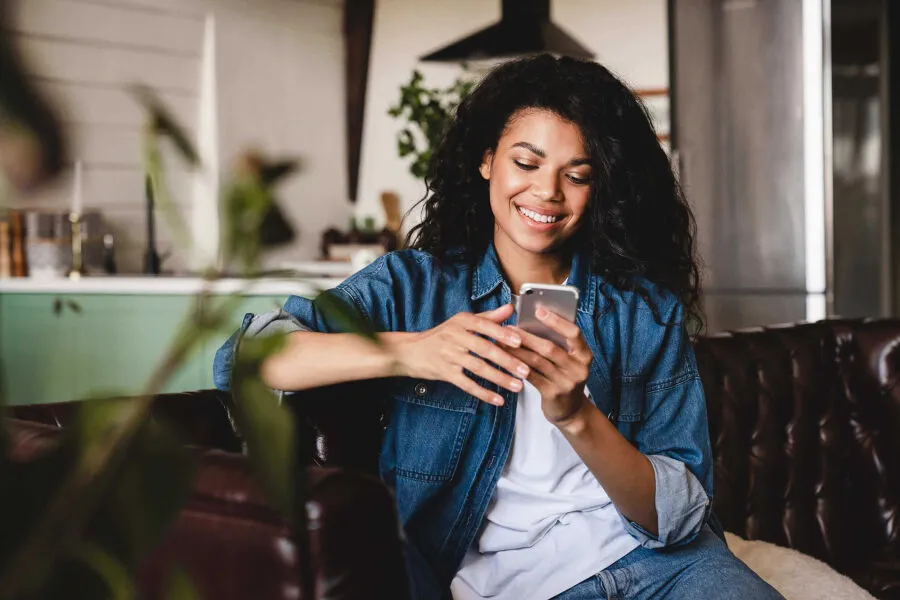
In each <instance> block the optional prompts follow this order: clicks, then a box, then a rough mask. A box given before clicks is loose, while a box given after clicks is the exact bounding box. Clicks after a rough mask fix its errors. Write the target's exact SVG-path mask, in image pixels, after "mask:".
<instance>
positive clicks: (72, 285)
mask: <svg viewBox="0 0 900 600" xmlns="http://www.w3.org/2000/svg"><path fill="white" fill-rule="evenodd" d="M341 281H343V279H342V278H336V277H302V278H297V279H282V278H261V279H255V280H253V279H231V278H229V279H218V280H216V281H212V282H210V281H205V280H204V279H202V278H200V277H165V276H160V277H124V276H123V277H82V278H81V279H78V280H74V281H73V280H70V279H64V278H60V279H32V278H28V277H24V278H17V279H0V294H109V295H134V294H143V295H164V296H165V295H169V296H172V295H176V296H177V295H192V294H197V293H199V292H201V291H203V290H209V291H210V292H211V293H213V294H235V293H240V294H242V295H246V296H288V295H291V294H294V295H299V296H309V295H312V294H315V293H317V292H318V291H320V290H327V289H330V288H333V287H335V286H336V285H338V284H339V283H341Z"/></svg>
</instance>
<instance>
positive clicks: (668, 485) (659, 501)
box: [620, 455, 712, 548]
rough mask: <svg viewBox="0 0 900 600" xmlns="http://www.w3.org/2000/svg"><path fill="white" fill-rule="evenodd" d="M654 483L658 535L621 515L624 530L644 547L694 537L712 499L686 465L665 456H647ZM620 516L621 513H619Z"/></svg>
mask: <svg viewBox="0 0 900 600" xmlns="http://www.w3.org/2000/svg"><path fill="white" fill-rule="evenodd" d="M647 458H648V459H649V460H650V464H651V465H653V474H654V477H655V480H656V515H657V528H658V530H659V533H658V534H657V535H653V534H652V533H650V532H649V531H647V530H646V529H644V528H643V527H641V526H640V525H638V524H637V523H635V522H634V521H631V520H629V519H627V518H626V517H624V516H622V520H623V521H624V523H625V529H626V530H628V533H630V534H631V535H632V536H633V537H634V538H635V539H636V540H637V541H638V542H640V544H641V545H642V546H644V547H645V548H663V547H665V546H673V545H677V544H686V543H688V542H690V541H691V540H693V539H694V538H695V537H697V534H698V533H699V532H700V529H701V528H702V527H703V524H704V523H705V522H706V519H707V518H708V517H709V513H710V510H711V508H712V500H711V498H709V496H707V495H706V491H705V490H704V489H703V486H702V485H701V484H700V480H698V479H697V478H696V477H695V476H694V474H693V473H691V472H690V471H689V470H688V468H687V465H685V464H684V463H683V462H681V461H679V460H676V459H674V458H670V457H668V456H661V455H651V456H648V457H647ZM620 514H621V513H620Z"/></svg>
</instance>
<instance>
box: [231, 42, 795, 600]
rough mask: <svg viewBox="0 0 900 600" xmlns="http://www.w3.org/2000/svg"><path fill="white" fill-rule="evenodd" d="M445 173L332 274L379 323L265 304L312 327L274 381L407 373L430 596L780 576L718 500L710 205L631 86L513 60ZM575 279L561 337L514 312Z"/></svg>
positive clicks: (743, 583) (418, 519) (413, 480)
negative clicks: (703, 257)
mask: <svg viewBox="0 0 900 600" xmlns="http://www.w3.org/2000/svg"><path fill="white" fill-rule="evenodd" d="M427 184H428V194H427V195H426V198H425V199H424V200H423V202H424V219H423V220H422V221H421V223H420V224H419V225H417V226H416V227H414V228H413V230H412V232H411V234H410V238H409V240H408V245H409V247H410V248H412V249H411V250H405V251H402V252H396V253H392V254H389V255H387V256H384V257H382V258H381V259H379V260H378V261H376V262H375V263H374V264H372V265H370V266H369V267H367V268H366V269H364V270H363V271H361V272H360V273H358V274H356V275H354V276H353V277H350V278H349V279H348V280H347V281H345V282H344V283H343V284H341V285H340V286H338V287H337V288H336V289H335V290H332V291H331V292H329V293H331V294H334V295H335V296H337V297H339V298H341V299H343V300H345V301H346V302H347V303H349V304H350V305H352V306H353V307H355V308H356V309H357V310H358V311H359V312H360V313H361V314H362V315H363V316H364V317H366V318H367V319H369V320H370V321H372V322H373V323H374V324H375V325H376V327H377V328H378V329H379V330H380V331H383V332H384V333H382V334H380V337H381V341H382V344H381V345H380V346H376V345H374V344H371V343H369V342H367V341H366V340H364V339H362V338H360V337H357V336H354V335H352V334H341V333H335V328H334V327H333V325H332V324H331V323H329V322H328V320H327V319H325V318H324V316H323V315H322V313H321V312H320V311H319V310H318V308H317V306H316V305H315V304H314V303H313V302H311V301H309V300H305V299H301V298H296V297H292V298H290V299H289V300H288V301H287V303H286V305H285V309H284V310H285V312H284V313H281V314H280V316H278V315H275V316H262V317H257V318H256V319H255V320H252V321H250V320H248V321H247V323H246V324H247V325H249V326H250V327H252V331H259V330H262V329H265V328H266V326H267V325H268V324H269V323H270V322H272V321H273V319H275V320H278V321H279V326H280V327H284V319H285V318H287V319H288V320H289V322H290V324H291V325H290V328H291V329H292V330H295V331H296V332H295V333H292V334H291V335H290V336H289V341H288V344H287V347H286V348H285V349H284V350H283V351H282V352H281V353H279V354H278V355H276V356H273V357H271V358H270V359H269V360H267V361H266V362H265V363H264V365H263V369H262V377H263V380H264V381H265V382H266V383H267V384H268V385H270V386H271V387H273V388H275V389H280V390H302V389H308V388H312V387H317V386H321V385H327V384H334V383H340V382H348V381H354V380H362V379H385V378H390V379H389V382H390V386H391V387H390V392H388V393H389V396H390V399H391V403H390V410H389V425H388V428H387V431H386V433H385V440H384V443H383V447H382V453H381V458H380V470H381V476H382V478H383V479H384V481H385V482H386V483H387V484H388V485H389V486H390V487H392V488H393V490H394V492H395V494H396V498H397V508H398V512H399V516H400V520H401V522H402V523H403V526H404V530H405V532H406V536H407V540H408V542H409V544H408V564H409V570H410V577H411V580H412V584H413V590H414V596H415V597H416V598H429V599H430V598H441V597H446V596H447V595H448V594H449V593H450V592H451V590H452V596H453V597H454V598H456V599H459V600H469V599H476V598H497V599H510V600H512V599H515V600H521V599H530V598H535V599H546V598H553V597H555V598H563V599H570V600H571V599H576V598H607V597H609V598H613V597H615V598H626V597H627V598H651V597H662V596H665V597H667V598H700V597H711V598H779V597H780V596H779V595H778V594H777V593H776V592H775V591H774V590H773V589H772V588H770V587H769V586H768V585H766V584H765V583H764V582H763V581H762V580H760V579H759V578H758V577H757V576H756V575H754V574H753V573H752V572H751V571H750V570H749V569H747V568H746V567H745V566H744V565H743V564H742V563H740V562H739V561H738V560H737V559H736V558H734V556H733V555H732V554H731V553H730V552H729V551H728V549H727V547H726V546H725V544H724V543H723V541H722V540H721V539H720V537H718V536H717V535H716V534H715V533H713V531H712V530H711V529H710V526H709V525H708V523H707V522H708V520H709V517H710V505H711V498H712V459H711V453H710V442H709V433H708V430H707V422H706V409H705V405H704V399H703V390H702V387H701V384H700V380H699V377H698V374H697V368H696V364H695V360H694V355H693V351H692V349H691V345H690V341H689V337H688V334H687V327H688V326H693V327H699V325H700V323H701V318H700V313H699V308H698V291H699V277H698V267H697V262H696V259H695V255H694V240H693V234H692V231H693V220H692V216H691V213H690V210H689V208H688V205H687V203H686V202H685V200H684V198H683V196H682V194H681V192H680V190H679V187H678V185H677V183H676V181H675V178H674V176H673V173H672V170H671V168H670V166H669V163H668V159H667V157H666V155H665V153H664V152H663V150H662V149H661V148H660V146H659V144H658V142H657V140H656V135H655V133H654V131H653V128H652V126H651V124H650V122H649V120H648V118H647V114H646V112H645V111H644V109H643V108H642V106H641V104H640V103H639V102H638V101H637V100H636V98H635V97H634V95H633V94H632V93H631V92H630V91H629V90H628V89H627V88H626V87H625V86H624V85H623V84H622V83H621V82H620V81H619V80H618V79H616V78H615V77H614V76H613V75H611V74H610V73H609V71H607V70H606V69H605V68H604V67H602V66H600V65H598V64H596V63H591V62H583V61H577V60H573V59H569V58H559V59H557V58H553V57H551V56H546V55H544V56H537V57H533V58H527V59H522V60H519V61H514V62H510V63H506V64H504V65H502V66H500V67H498V68H497V69H495V70H494V71H492V72H491V73H490V74H489V75H488V76H487V77H486V78H485V79H484V80H483V81H482V82H481V83H480V85H479V86H478V87H477V88H476V89H475V90H474V91H473V92H472V94H471V95H470V96H469V97H468V98H466V100H465V101H464V102H463V103H462V104H461V106H460V107H459V109H458V111H457V115H456V118H455V119H454V121H453V123H452V124H451V126H450V128H449V130H448V131H447V133H446V136H445V138H444V140H443V142H442V144H441V145H440V147H439V148H438V149H437V151H436V153H435V155H434V157H433V160H432V164H431V169H430V175H429V178H428V180H427ZM564 282H566V283H568V284H569V285H573V286H575V287H577V288H578V290H579V292H580V299H579V302H578V310H577V316H576V319H575V322H574V323H572V322H568V321H566V320H564V319H563V318H561V317H559V316H558V315H555V314H553V313H549V312H547V311H543V312H541V313H540V314H538V317H539V318H540V319H542V320H543V322H544V323H545V324H546V325H547V326H549V327H551V328H552V329H554V330H556V331H557V332H558V333H560V334H561V335H562V336H564V337H565V339H566V348H561V347H559V346H556V345H554V344H553V343H552V342H549V341H547V340H545V339H542V338H539V337H536V336H534V335H531V334H529V333H527V332H525V331H523V330H521V329H518V328H516V327H515V326H514V325H511V323H512V322H514V308H513V301H514V298H513V295H514V293H515V292H516V291H517V290H518V289H519V288H520V287H521V285H522V284H524V283H550V284H560V283H564ZM232 354H233V345H232V344H226V346H225V347H223V349H222V350H221V351H220V354H219V356H218V357H217V362H218V368H217V372H218V377H217V382H218V384H219V385H220V386H222V387H226V386H227V379H228V370H229V364H230V361H231V356H232Z"/></svg>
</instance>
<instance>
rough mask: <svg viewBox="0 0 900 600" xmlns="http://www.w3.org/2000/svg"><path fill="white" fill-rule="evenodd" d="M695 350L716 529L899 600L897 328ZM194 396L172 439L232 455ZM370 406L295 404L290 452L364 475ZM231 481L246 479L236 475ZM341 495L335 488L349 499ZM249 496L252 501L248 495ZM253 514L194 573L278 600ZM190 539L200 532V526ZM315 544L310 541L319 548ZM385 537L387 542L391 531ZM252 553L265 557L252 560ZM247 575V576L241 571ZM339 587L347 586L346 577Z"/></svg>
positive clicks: (326, 395)
mask: <svg viewBox="0 0 900 600" xmlns="http://www.w3.org/2000/svg"><path fill="white" fill-rule="evenodd" d="M695 349H696V353H697V361H698V364H699V368H700V373H701V377H702V379H703V383H704V388H705V390H706V394H707V407H708V413H709V422H710V435H711V439H712V442H713V453H714V458H715V489H716V492H715V502H714V507H715V512H716V515H717V516H718V518H719V519H720V521H721V522H722V524H723V525H724V526H725V529H726V530H728V531H732V532H734V533H737V534H739V535H742V536H744V537H747V538H750V539H761V540H766V541H771V542H774V543H777V544H780V545H783V546H788V547H792V548H796V549H798V550H800V551H802V552H804V553H806V554H809V555H811V556H815V557H817V558H820V559H821V560H824V561H825V562H827V563H829V564H831V565H832V566H833V567H835V568H836V569H837V570H838V571H840V572H842V573H845V574H847V575H849V576H850V577H852V578H853V579H855V580H856V581H857V582H858V583H859V584H860V585H862V586H863V587H865V588H867V589H868V590H869V591H871V592H872V593H873V594H874V595H875V596H877V597H879V598H882V599H892V600H900V388H898V386H897V384H898V382H900V321H898V320H881V321H842V320H831V321H824V322H821V323H815V324H804V325H792V326H783V327H769V328H760V329H756V330H747V331H741V332H733V333H729V334H721V335H715V336H710V337H704V338H700V339H698V340H697V341H696V343H695ZM368 385H371V384H368ZM199 397H203V398H207V399H209V398H213V399H215V401H216V402H218V403H219V404H218V406H211V407H210V408H209V410H210V412H209V413H208V414H207V413H205V412H204V411H202V410H201V411H199V413H197V414H193V413H191V415H192V416H191V417H190V419H193V418H200V419H201V420H202V421H203V422H202V423H195V424H191V425H187V424H185V425H184V429H185V430H186V431H188V432H189V435H192V436H197V437H198V439H203V440H217V442H216V443H218V444H222V443H224V440H228V441H227V444H232V445H231V446H230V447H231V448H232V449H233V448H235V447H238V446H239V445H240V441H239V439H238V438H237V436H234V434H233V431H231V430H230V422H229V420H228V418H227V399H226V398H224V397H222V396H221V395H219V394H218V393H216V392H202V393H200V394H199ZM379 397H380V395H379V394H378V393H377V390H376V391H375V392H373V390H372V388H371V387H364V384H352V385H346V386H336V387H334V388H323V389H321V390H316V392H315V393H311V394H307V395H304V397H303V398H300V399H295V401H294V403H293V407H294V409H295V412H296V414H297V416H298V419H299V422H300V423H301V429H302V432H303V435H302V438H303V448H302V450H301V454H302V455H303V456H304V457H305V458H307V459H308V460H309V462H310V463H312V464H315V465H318V466H321V467H352V468H354V469H355V470H360V471H368V472H369V473H372V474H374V473H375V469H376V466H377V455H378V447H379V444H380V440H381V435H382V432H383V426H384V419H383V411H382V407H381V406H380V405H379V404H378V401H377V398H379ZM178 398H180V397H176V398H171V397H167V398H164V399H163V403H165V402H174V404H178V401H179V400H178ZM182 399H183V398H182ZM161 406H162V405H161ZM178 408H179V409H181V408H183V407H178ZM23 410H24V409H23ZM30 410H32V411H40V410H42V409H40V408H37V407H36V408H32V409H30ZM43 410H47V409H43ZM53 410H55V409H53V408H51V409H49V412H46V413H45V414H49V413H52V412H53ZM169 410H176V409H175V408H170V409H169ZM188 412H189V413H190V412H191V411H190V410H188ZM348 415H352V418H351V417H349V416H348ZM20 416H21V415H20ZM32 417H34V415H32ZM182 418H185V415H182ZM213 421H215V423H213ZM210 460H212V461H215V460H226V458H222V457H218V458H212V459H210ZM227 460H232V461H240V460H241V459H239V458H238V457H228V458H227ZM210 468H213V467H210ZM242 468H243V467H242ZM241 472H242V473H243V475H242V477H246V472H245V470H242V471H241ZM357 477H360V476H359V475H357ZM203 481H208V482H209V483H208V484H204V483H202V482H203ZM367 481H369V480H367ZM226 483H228V479H227V478H225V479H222V480H219V479H217V478H216V477H215V476H210V478H209V479H208V480H203V477H202V476H201V482H200V483H198V491H201V490H204V489H206V490H207V491H206V492H204V493H206V494H207V495H210V496H212V497H215V498H219V499H221V498H225V497H228V498H229V500H230V502H232V503H235V502H236V500H235V497H234V496H233V495H232V496H229V495H228V494H226V493H225V492H217V491H216V490H217V489H218V487H217V486H219V485H220V484H226ZM204 485H208V487H204ZM240 485H248V486H250V485H251V484H250V483H249V482H242V483H241V484H240ZM354 485H356V484H355V483H348V488H352V487H353V486H354ZM367 485H368V484H367ZM371 487H372V489H371V490H369V491H368V493H371V494H375V495H377V493H376V492H375V491H374V489H375V488H377V487H378V486H377V485H375V486H371ZM367 489H368V488H367ZM313 494H315V490H314V491H313ZM253 498H254V499H255V500H253V502H257V501H258V502H260V503H261V500H259V497H258V496H253ZM216 501H217V502H219V501H221V500H216ZM357 506H359V505H358V504H357ZM191 510H193V509H192V508H191V507H188V509H186V511H187V512H188V513H190V512H191ZM241 510H243V509H241ZM254 510H259V511H262V510H263V508H262V507H261V506H257V508H255V509H254ZM352 513H353V511H352V510H350V511H349V512H348V514H352ZM259 514H262V513H259ZM265 514H267V515H268V516H267V517H265V519H269V520H268V521H267V523H268V525H266V526H267V527H269V528H270V530H269V532H268V533H266V534H265V535H264V536H263V538H264V539H266V540H268V542H267V543H268V544H269V545H266V544H261V545H258V546H254V545H253V544H252V543H250V542H248V540H246V539H244V538H242V537H240V536H238V535H235V536H233V537H228V536H227V535H225V534H222V536H223V537H221V538H218V539H215V541H214V543H211V544H210V545H209V548H215V549H216V554H214V555H211V556H210V558H209V562H207V563H204V564H205V565H207V566H209V565H210V564H216V563H217V562H218V561H219V560H220V558H219V556H218V555H220V554H221V553H223V552H233V553H235V556H237V555H238V554H241V556H242V558H241V559H240V561H241V562H239V561H237V559H234V560H232V559H227V560H225V562H223V563H222V566H223V567H224V565H225V564H227V565H230V567H231V568H228V567H225V568H217V569H216V573H224V572H228V573H230V574H231V573H232V572H233V571H240V570H242V569H245V568H246V569H248V570H249V569H256V568H259V569H262V570H264V571H265V572H266V580H267V583H266V585H267V586H269V587H267V588H266V589H270V590H272V589H274V590H275V591H273V592H272V595H263V594H254V595H253V597H257V598H265V597H273V598H280V597H284V596H287V595H289V594H287V593H282V595H278V594H279V591H278V590H283V589H286V588H285V587H284V586H287V585H288V583H287V582H291V581H294V580H292V579H291V573H290V571H291V570H290V568H289V567H280V566H276V565H280V564H283V563H284V558H283V557H281V558H279V557H278V555H277V553H273V552H272V547H273V545H277V543H276V541H277V540H280V539H284V538H283V530H278V526H277V525H276V524H275V523H274V522H273V521H272V515H271V513H265ZM258 518H262V517H258ZM376 518H377V519H380V518H385V517H383V516H378V517H375V516H369V515H367V516H366V518H365V519H361V520H359V521H357V524H358V526H359V527H364V526H366V524H367V523H368V522H369V521H370V520H371V519H376ZM387 518H389V519H393V516H390V517H387ZM391 522H392V523H393V521H391ZM356 526H357V525H354V527H356ZM179 527H184V526H183V525H182V520H179V523H178V524H177V525H176V528H175V532H174V533H173V534H172V535H170V538H169V539H170V542H167V543H169V544H170V545H169V546H165V547H164V548H163V549H161V550H160V551H159V552H158V554H161V555H166V554H167V553H168V552H169V551H170V550H171V551H172V552H178V551H179V550H180V551H181V552H183V553H184V557H185V560H187V561H190V560H192V559H191V558H190V555H191V553H192V552H193V550H192V549H191V547H190V545H187V546H185V547H183V548H181V547H179V543H178V540H179V539H185V540H187V539H191V538H190V535H188V534H187V533H185V532H186V531H187V529H179ZM197 528H198V530H202V526H201V525H197ZM277 531H282V533H281V534H279V533H276V532H277ZM350 531H354V529H353V528H351V527H347V528H345V529H344V530H343V533H342V534H341V535H346V536H349V535H350V534H348V533H346V532H350ZM180 535H183V536H184V537H182V538H179V537H178V536H180ZM279 535H281V537H279ZM318 535H319V540H320V541H321V540H325V539H326V538H327V537H328V534H327V533H324V532H320V533H319V534H318ZM386 535H387V539H388V543H390V540H391V539H392V538H391V534H390V532H388V533H387V534H386ZM332 541H333V542H334V543H335V546H332V547H333V548H334V547H338V546H339V544H340V542H341V540H340V536H339V537H335V538H333V539H332ZM322 543H325V542H322ZM373 544H374V545H375V547H377V542H373ZM231 545H244V546H245V548H244V549H240V548H234V549H231V548H230V547H229V546H231ZM257 552H258V553H260V556H264V557H266V558H265V559H260V560H255V559H253V558H251V557H252V555H253V554H255V553H257ZM266 552H268V553H269V554H266ZM313 552H315V551H314V550H313ZM338 554H339V552H338ZM372 556H373V558H375V557H379V556H383V553H380V551H375V552H374V554H373V555H372ZM203 560H206V559H203ZM244 560H246V561H248V563H244V562H242V561H244ZM279 561H281V562H279ZM201 562H202V561H201ZM245 564H250V565H252V566H247V567H244V566H243V565H245ZM279 569H280V570H279ZM349 571H352V569H350V570H347V569H345V572H347V573H349ZM246 577H247V578H248V580H249V579H252V577H253V574H247V576H246ZM349 579H351V580H353V579H354V578H353V576H352V573H350V575H349ZM211 585H212V584H211ZM216 589H218V588H216ZM246 589H251V588H246ZM260 589H263V588H260ZM372 589H376V588H372ZM210 597H223V598H224V597H239V596H235V595H231V596H229V595H220V596H210ZM342 597H344V596H342ZM346 597H351V596H346ZM370 597H373V598H375V597H380V596H377V595H370Z"/></svg>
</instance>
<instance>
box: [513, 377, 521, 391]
mask: <svg viewBox="0 0 900 600" xmlns="http://www.w3.org/2000/svg"><path fill="white" fill-rule="evenodd" d="M512 389H513V391H515V392H518V391H521V390H522V382H521V381H519V380H518V379H513V380H512Z"/></svg>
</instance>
